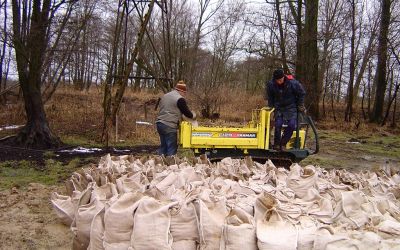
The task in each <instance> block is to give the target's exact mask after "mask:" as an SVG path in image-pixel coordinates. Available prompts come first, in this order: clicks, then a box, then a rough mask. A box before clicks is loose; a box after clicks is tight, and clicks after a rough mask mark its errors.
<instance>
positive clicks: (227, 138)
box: [179, 107, 305, 154]
mask: <svg viewBox="0 0 400 250" xmlns="http://www.w3.org/2000/svg"><path fill="white" fill-rule="evenodd" d="M273 111H274V109H273V108H268V107H264V108H261V109H255V110H253V112H252V119H251V121H250V122H249V123H248V124H247V125H246V126H244V127H242V128H236V127H201V126H199V127H193V126H192V124H191V123H190V122H187V121H182V122H181V124H180V133H179V143H180V144H181V145H182V147H183V148H192V149H194V150H195V152H198V151H199V150H198V149H212V148H216V149H217V148H225V149H227V148H235V149H242V150H243V152H244V153H245V154H246V153H247V150H248V149H264V150H268V149H269V141H270V122H271V114H272V112H273ZM299 134H300V148H301V149H303V148H304V144H305V130H303V129H301V130H299ZM295 140H296V131H295V132H294V133H293V136H292V138H291V139H290V141H289V142H288V144H286V148H287V149H291V148H293V146H294V143H295Z"/></svg>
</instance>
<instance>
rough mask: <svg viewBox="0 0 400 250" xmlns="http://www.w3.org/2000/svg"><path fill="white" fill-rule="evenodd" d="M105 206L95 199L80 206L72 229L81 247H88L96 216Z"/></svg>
mask: <svg viewBox="0 0 400 250" xmlns="http://www.w3.org/2000/svg"><path fill="white" fill-rule="evenodd" d="M103 208H104V204H103V203H102V202H101V201H99V200H97V199H94V200H92V201H91V202H90V203H88V204H85V205H81V206H79V208H78V210H77V212H76V214H75V221H74V223H73V224H72V226H71V230H72V232H73V233H74V235H76V241H77V242H79V244H80V248H84V249H86V248H87V247H88V246H89V242H90V230H91V224H92V220H93V218H94V216H95V215H96V214H97V213H98V212H99V211H100V210H102V209H103Z"/></svg>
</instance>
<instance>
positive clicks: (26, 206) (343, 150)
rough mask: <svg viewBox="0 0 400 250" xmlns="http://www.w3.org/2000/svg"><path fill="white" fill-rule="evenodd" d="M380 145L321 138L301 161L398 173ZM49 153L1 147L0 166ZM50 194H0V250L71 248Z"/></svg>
mask: <svg viewBox="0 0 400 250" xmlns="http://www.w3.org/2000/svg"><path fill="white" fill-rule="evenodd" d="M382 138H383V139H382V140H379V139H378V140H376V139H370V138H368V137H362V136H358V137H357V136H356V137H352V136H342V135H336V134H330V132H325V133H322V135H321V145H320V148H321V151H320V153H319V154H317V155H315V156H311V157H309V158H307V159H306V160H304V161H303V162H301V165H306V164H313V165H320V166H322V167H326V168H332V167H334V168H347V169H352V170H354V171H358V170H363V169H370V170H374V169H376V168H379V167H380V166H384V165H385V164H389V165H391V166H392V167H394V168H397V169H399V168H400V142H399V141H398V137H397V136H395V135H393V136H392V135H385V136H382ZM155 149H156V146H154V145H153V146H148V147H147V146H139V147H132V148H129V149H127V150H130V151H129V152H128V151H121V149H119V151H118V150H117V151H115V150H114V149H103V151H98V152H94V153H92V154H81V155H79V154H75V155H74V154H68V153H60V152H53V153H51V154H50V155H51V156H53V157H55V158H56V159H57V160H59V161H62V162H68V161H69V160H71V159H73V158H75V157H82V158H85V157H86V158H88V157H89V158H90V159H91V161H92V162H96V161H98V160H99V158H100V156H102V155H104V154H106V153H112V154H126V153H131V154H152V153H154V152H155ZM48 155H49V153H46V152H43V151H30V150H22V149H16V148H10V147H8V148H7V147H6V146H4V145H3V146H2V147H1V153H0V161H6V160H22V159H24V160H27V159H30V160H34V161H37V162H39V163H40V162H44V161H45V158H46V157H48ZM52 192H58V193H61V194H65V188H64V185H63V184H62V183H60V184H59V185H56V186H45V185H42V184H37V183H31V184H29V185H28V186H27V187H24V188H22V187H14V188H11V189H7V190H1V191H0V249H71V242H72V232H71V230H70V229H69V228H68V227H67V226H64V225H63V224H61V222H60V221H59V220H58V218H57V217H56V215H55V213H54V211H53V210H52V207H51V203H50V195H51V193H52Z"/></svg>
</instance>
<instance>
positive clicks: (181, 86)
mask: <svg viewBox="0 0 400 250" xmlns="http://www.w3.org/2000/svg"><path fill="white" fill-rule="evenodd" d="M175 89H176V90H178V91H181V92H183V93H186V91H187V89H186V84H185V82H184V81H182V80H181V81H179V82H178V83H177V84H176V85H175Z"/></svg>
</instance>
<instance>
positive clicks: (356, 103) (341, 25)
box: [0, 0, 400, 148]
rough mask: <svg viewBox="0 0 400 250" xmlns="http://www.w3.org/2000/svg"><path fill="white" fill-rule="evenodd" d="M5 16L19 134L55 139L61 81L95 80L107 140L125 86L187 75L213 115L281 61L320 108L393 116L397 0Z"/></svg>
mask: <svg viewBox="0 0 400 250" xmlns="http://www.w3.org/2000/svg"><path fill="white" fill-rule="evenodd" d="M0 21H1V27H0V29H1V37H0V42H1V44H0V65H1V67H0V75H1V81H0V103H1V105H7V104H8V103H9V102H10V99H12V98H11V97H12V96H10V93H12V91H14V90H18V89H19V98H20V100H23V102H24V104H25V105H24V111H25V114H26V125H25V127H24V128H23V129H22V130H21V131H20V132H19V133H18V135H17V136H15V138H13V142H14V143H15V144H18V145H24V146H28V147H38V148H51V147H55V146H57V145H59V144H60V143H61V142H60V140H59V139H58V137H57V136H56V135H55V134H54V133H53V132H52V131H51V129H50V126H49V121H48V118H47V116H46V112H45V108H44V105H45V104H46V103H47V102H48V101H49V100H52V98H54V96H55V95H54V93H56V92H57V90H59V89H60V88H63V87H65V86H68V87H73V88H74V90H75V91H76V92H77V93H78V92H81V91H82V92H84V91H88V90H89V89H90V88H93V87H97V88H99V89H101V95H102V98H101V100H97V101H98V102H99V103H101V107H102V108H103V116H102V118H101V120H102V122H101V124H102V140H103V141H104V142H106V143H107V142H108V141H109V139H110V138H109V137H110V134H111V133H112V132H111V131H113V129H114V127H115V126H116V117H117V115H118V112H120V110H121V103H122V102H123V100H124V94H125V93H126V91H127V89H129V90H131V91H134V92H138V93H139V92H145V91H154V92H166V91H168V90H170V89H171V87H173V85H174V83H175V82H176V81H178V80H181V79H183V80H185V81H186V82H187V84H188V86H189V87H190V91H191V92H192V94H193V96H194V98H195V99H196V101H197V102H198V103H199V105H200V109H201V110H202V112H201V113H202V116H203V117H210V116H212V114H214V113H219V112H222V111H221V105H222V101H223V99H224V98H226V96H227V95H229V90H230V89H235V90H239V91H242V92H246V93H248V94H249V96H251V95H252V94H253V95H257V96H261V95H262V93H263V92H264V83H265V81H266V80H268V79H269V78H270V77H271V74H272V71H273V70H274V69H276V68H277V67H282V68H283V69H284V70H285V71H286V72H287V73H288V74H293V75H295V77H296V78H297V79H298V80H300V81H301V82H302V84H303V85H304V86H305V88H306V91H307V98H306V106H307V109H308V112H309V113H310V114H312V116H313V117H314V118H315V119H316V120H323V119H328V118H329V119H333V120H334V121H343V122H357V123H374V124H379V125H381V126H390V127H395V126H397V123H398V122H399V119H400V115H399V111H398V109H399V108H398V105H399V95H398V90H399V86H400V83H399V78H400V28H399V27H400V25H399V24H400V1H399V0H374V1H370V0H293V1H281V0H276V1H274V0H266V1H261V0H258V1H255V0H213V1H211V0H190V1H185V0H174V1H173V0H160V1H155V0H151V1H150V0H149V1H132V0H131V1H126V0H119V1H109V0H107V1H106V0H81V1H77V0H71V1H67V0H42V1H40V0H1V1H0ZM235 93H236V92H235ZM338 107H342V108H341V109H338ZM132 112H135V111H134V110H133V111H132Z"/></svg>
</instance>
